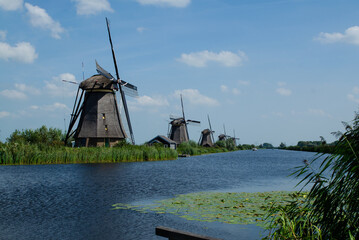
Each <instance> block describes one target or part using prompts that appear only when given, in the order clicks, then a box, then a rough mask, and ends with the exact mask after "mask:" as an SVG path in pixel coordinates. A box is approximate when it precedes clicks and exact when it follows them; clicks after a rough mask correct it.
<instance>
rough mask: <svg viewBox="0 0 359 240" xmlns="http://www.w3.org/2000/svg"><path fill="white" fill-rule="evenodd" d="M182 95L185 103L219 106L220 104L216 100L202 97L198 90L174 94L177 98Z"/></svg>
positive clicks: (186, 90)
mask: <svg viewBox="0 0 359 240" xmlns="http://www.w3.org/2000/svg"><path fill="white" fill-rule="evenodd" d="M180 94H182V96H183V99H185V101H188V102H190V104H193V105H202V106H219V102H218V101H217V100H216V99H213V98H210V97H207V96H204V95H202V94H201V93H200V92H199V91H198V90H197V89H183V90H176V91H175V92H174V96H176V97H179V96H180Z"/></svg>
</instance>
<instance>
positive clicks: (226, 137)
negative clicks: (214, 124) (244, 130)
mask: <svg viewBox="0 0 359 240" xmlns="http://www.w3.org/2000/svg"><path fill="white" fill-rule="evenodd" d="M223 130H224V134H223V133H222V134H220V135H219V136H218V140H219V141H225V140H227V139H228V138H230V136H229V135H227V134H226V126H225V125H224V124H223Z"/></svg>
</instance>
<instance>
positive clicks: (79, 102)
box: [65, 18, 138, 147]
mask: <svg viewBox="0 0 359 240" xmlns="http://www.w3.org/2000/svg"><path fill="white" fill-rule="evenodd" d="M106 24H107V31H108V37H109V41H110V45H111V51H112V57H113V62H114V65H115V70H116V79H115V78H114V77H113V76H112V75H111V74H110V73H109V72H107V71H106V70H104V69H103V68H102V67H101V66H100V65H99V64H98V63H97V62H96V70H97V72H98V73H99V74H97V75H93V76H92V77H90V78H88V79H86V80H84V81H82V82H81V83H80V84H79V88H78V90H77V95H76V99H75V103H74V107H73V110H72V114H71V119H70V124H69V128H68V131H67V134H66V139H65V143H66V142H67V140H68V139H69V138H70V137H71V136H74V138H75V146H86V147H90V146H103V145H105V146H112V145H114V144H116V143H117V142H118V141H119V140H122V139H126V138H127V134H126V132H125V130H124V127H123V123H122V121H121V117H120V113H119V109H118V105H117V100H116V91H119V92H120V96H121V99H122V104H123V107H124V110H125V115H126V120H127V124H128V128H129V131H130V137H131V142H132V144H135V140H134V136H133V132H132V126H131V120H130V116H129V113H128V107H127V102H126V97H125V94H126V95H129V96H138V92H137V87H136V86H134V85H132V84H130V83H127V82H125V81H123V80H121V79H120V77H119V74H118V68H117V63H116V57H115V53H114V50H113V45H112V40H111V33H110V27H109V23H108V20H107V18H106ZM71 83H74V82H71ZM80 89H81V90H82V92H81V95H80V97H79V98H78V96H79V92H80ZM84 93H85V94H84ZM84 95H85V96H84ZM78 119H79V121H78V125H77V128H76V129H75V130H73V131H72V129H73V127H74V125H75V123H76V122H77V120H78Z"/></svg>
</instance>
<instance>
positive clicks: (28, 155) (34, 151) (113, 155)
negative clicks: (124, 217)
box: [0, 143, 177, 165]
mask: <svg viewBox="0 0 359 240" xmlns="http://www.w3.org/2000/svg"><path fill="white" fill-rule="evenodd" d="M171 159H177V152H176V151H175V150H172V149H169V148H157V147H150V146H131V145H126V146H122V147H113V148H105V147H97V148H70V147H51V146H42V145H36V144H16V143H14V144H9V143H7V144H1V146H0V164H1V165H26V164H68V163H115V162H138V161H156V160H171Z"/></svg>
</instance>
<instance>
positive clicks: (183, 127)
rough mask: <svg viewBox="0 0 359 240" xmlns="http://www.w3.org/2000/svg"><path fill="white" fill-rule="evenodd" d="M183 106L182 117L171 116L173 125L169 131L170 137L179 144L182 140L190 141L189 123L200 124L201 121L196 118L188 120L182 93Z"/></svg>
mask: <svg viewBox="0 0 359 240" xmlns="http://www.w3.org/2000/svg"><path fill="white" fill-rule="evenodd" d="M181 106H182V117H174V116H170V119H171V120H172V121H171V122H170V123H169V124H170V125H171V128H170V130H169V132H168V138H169V139H171V140H173V141H175V142H176V143H177V144H181V143H182V142H188V141H189V135H188V129H187V125H188V124H200V123H201V122H200V121H196V120H189V119H188V120H186V118H185V115H184V108H183V100H182V95H181Z"/></svg>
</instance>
